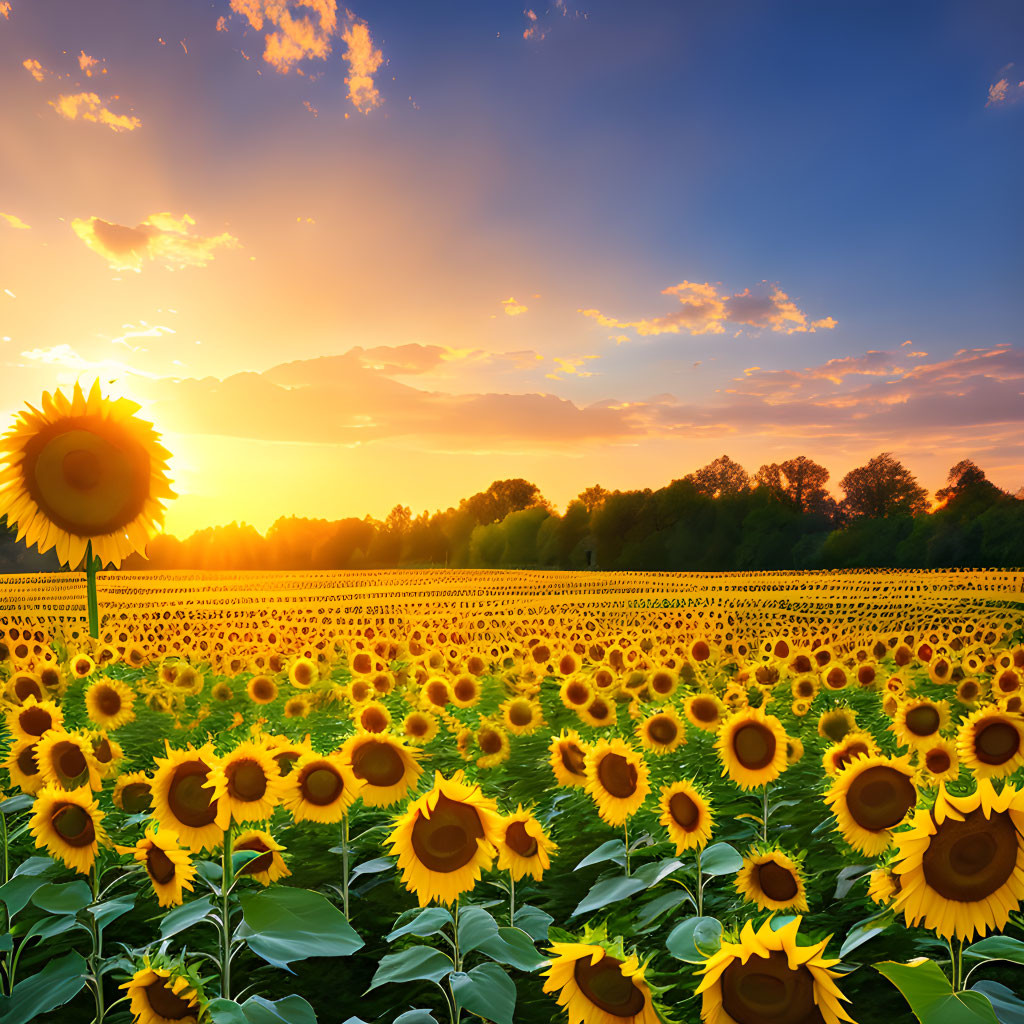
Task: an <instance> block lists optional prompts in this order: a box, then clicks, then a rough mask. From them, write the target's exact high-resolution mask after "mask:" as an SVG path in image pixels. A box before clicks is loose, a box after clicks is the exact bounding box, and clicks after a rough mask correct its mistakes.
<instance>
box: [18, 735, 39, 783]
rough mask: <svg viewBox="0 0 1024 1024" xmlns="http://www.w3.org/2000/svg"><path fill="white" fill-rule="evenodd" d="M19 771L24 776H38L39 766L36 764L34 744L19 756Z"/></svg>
mask: <svg viewBox="0 0 1024 1024" xmlns="http://www.w3.org/2000/svg"><path fill="white" fill-rule="evenodd" d="M18 769H19V771H21V773H22V775H28V776H32V775H38V774H39V765H38V764H36V745H35V744H34V743H32V744H29V746H27V747H26V748H25V749H24V750H23V751H22V752H21V753H20V754H19V755H18Z"/></svg>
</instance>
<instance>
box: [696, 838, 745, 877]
mask: <svg viewBox="0 0 1024 1024" xmlns="http://www.w3.org/2000/svg"><path fill="white" fill-rule="evenodd" d="M741 867H743V858H742V857H741V856H740V854H739V852H738V851H737V850H735V849H734V848H733V847H731V846H730V845H729V844H728V843H715V844H714V845H713V846H709V847H708V848H707V849H706V850H705V851H704V852H703V854H701V858H700V870H701V872H702V873H703V874H705V875H734V874H735V873H736V872H737V871H739V869H740V868H741Z"/></svg>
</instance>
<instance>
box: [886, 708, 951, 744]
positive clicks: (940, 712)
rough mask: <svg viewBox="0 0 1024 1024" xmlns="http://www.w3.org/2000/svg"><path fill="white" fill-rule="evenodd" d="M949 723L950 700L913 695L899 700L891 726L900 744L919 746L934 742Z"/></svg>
mask: <svg viewBox="0 0 1024 1024" xmlns="http://www.w3.org/2000/svg"><path fill="white" fill-rule="evenodd" d="M948 724H949V701H945V700H938V701H936V700H929V699H928V698H927V697H912V698H909V699H905V700H901V701H900V702H899V704H898V705H897V707H896V714H895V715H894V716H893V721H892V725H891V726H890V728H891V729H892V731H893V732H894V733H895V734H896V740H897V742H898V743H899V744H900V746H904V747H913V748H918V747H921V746H928V745H931V744H932V743H934V742H935V741H936V740H937V739H939V733H940V732H941V731H942V730H943V729H944V728H945V727H946V726H947V725H948Z"/></svg>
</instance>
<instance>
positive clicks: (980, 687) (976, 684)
mask: <svg viewBox="0 0 1024 1024" xmlns="http://www.w3.org/2000/svg"><path fill="white" fill-rule="evenodd" d="M984 693H985V684H984V683H983V682H982V681H981V680H980V679H976V678H975V677H974V676H968V677H967V678H966V679H961V680H960V682H959V683H957V687H956V699H957V700H958V701H959V702H960V703H961V704H964V705H966V706H968V707H973V706H974V705H975V704H977V703H978V701H979V700H980V699H981V697H982V696H983V695H984Z"/></svg>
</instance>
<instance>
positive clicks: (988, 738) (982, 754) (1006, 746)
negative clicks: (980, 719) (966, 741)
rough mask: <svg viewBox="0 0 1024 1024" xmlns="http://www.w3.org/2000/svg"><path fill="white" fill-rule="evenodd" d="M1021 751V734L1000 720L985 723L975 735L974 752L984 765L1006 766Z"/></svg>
mask: <svg viewBox="0 0 1024 1024" xmlns="http://www.w3.org/2000/svg"><path fill="white" fill-rule="evenodd" d="M1019 749H1020V733H1018V732H1017V730H1016V729H1015V728H1014V727H1013V726H1012V725H1011V724H1010V723H1009V722H1004V721H1001V720H999V719H995V720H994V721H991V722H986V723H984V724H983V725H982V726H981V728H980V729H978V730H977V731H976V732H975V734H974V750H975V754H976V755H977V758H978V760H979V761H982V762H983V763H984V764H1004V763H1005V762H1007V761H1009V760H1010V758H1011V757H1013V756H1014V755H1015V754H1016V753H1017V751H1018V750H1019Z"/></svg>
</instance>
